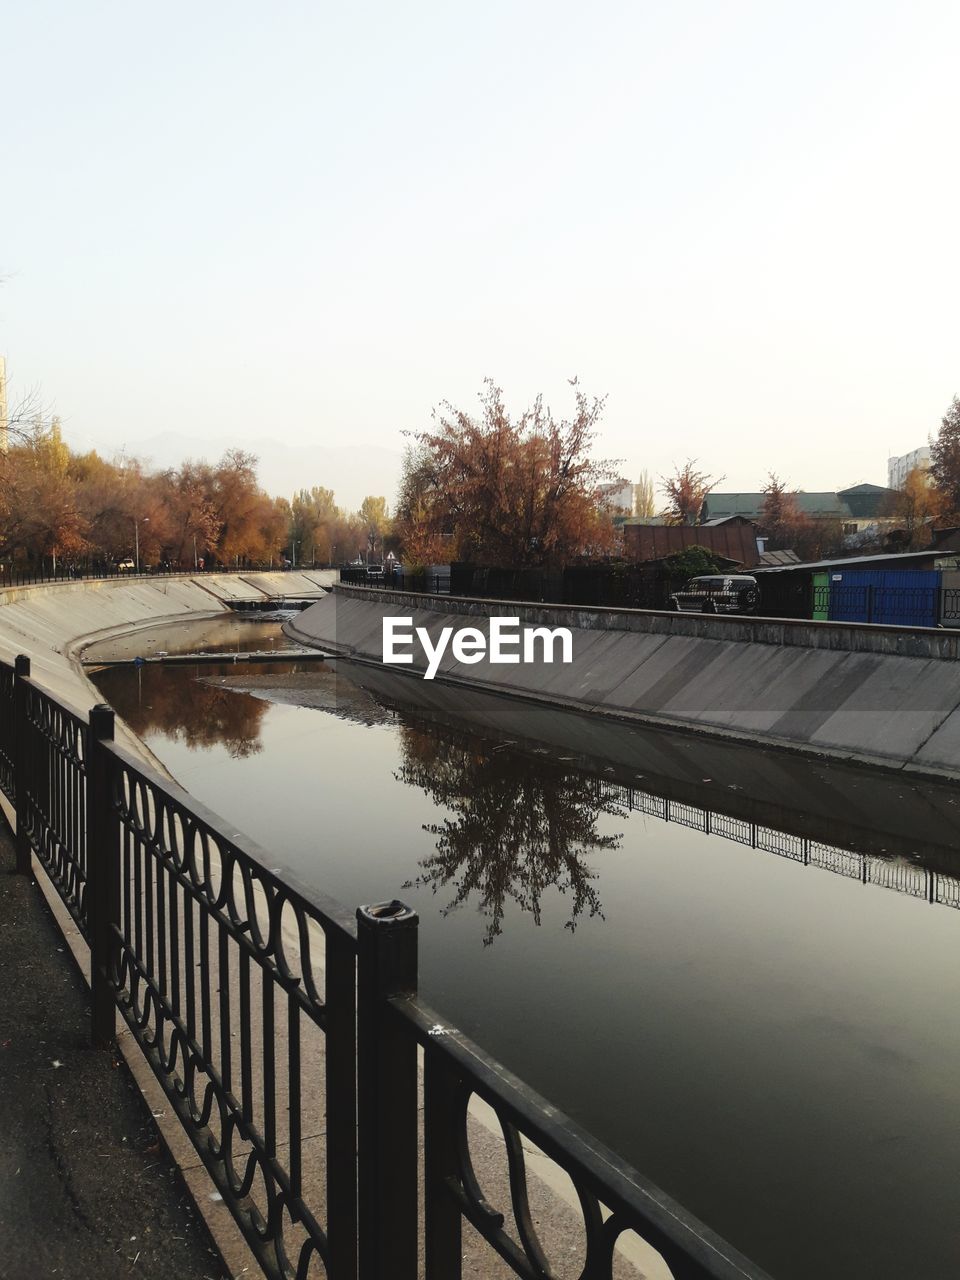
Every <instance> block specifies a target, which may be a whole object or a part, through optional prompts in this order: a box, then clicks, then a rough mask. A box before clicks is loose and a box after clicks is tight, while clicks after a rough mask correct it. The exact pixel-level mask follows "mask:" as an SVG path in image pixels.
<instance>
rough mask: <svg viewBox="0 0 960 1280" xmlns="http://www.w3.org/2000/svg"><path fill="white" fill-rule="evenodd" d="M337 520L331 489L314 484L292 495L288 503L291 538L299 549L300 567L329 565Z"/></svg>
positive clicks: (332, 552)
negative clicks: (304, 565)
mask: <svg viewBox="0 0 960 1280" xmlns="http://www.w3.org/2000/svg"><path fill="white" fill-rule="evenodd" d="M340 518H341V513H340V512H339V511H338V509H337V504H336V502H335V501H334V497H333V490H332V489H325V488H323V487H322V486H320V485H314V487H313V488H311V489H300V490H299V491H298V492H297V493H295V494H294V496H293V500H292V501H291V503H290V539H291V541H292V542H294V543H296V544H297V545H298V546H299V548H300V562H301V563H302V564H315V563H317V562H318V561H319V562H320V563H321V564H330V563H331V561H332V560H333V559H334V550H333V548H334V546H335V543H336V532H337V528H336V527H337V522H338V521H339V519H340Z"/></svg>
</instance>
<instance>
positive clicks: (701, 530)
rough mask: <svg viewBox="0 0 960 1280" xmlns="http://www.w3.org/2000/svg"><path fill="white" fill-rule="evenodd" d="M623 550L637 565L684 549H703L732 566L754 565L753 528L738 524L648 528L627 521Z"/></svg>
mask: <svg viewBox="0 0 960 1280" xmlns="http://www.w3.org/2000/svg"><path fill="white" fill-rule="evenodd" d="M623 541H624V549H625V551H626V553H627V555H628V556H629V557H630V558H632V559H634V560H638V561H641V562H643V561H649V560H665V559H666V558H667V556H674V555H676V554H677V552H678V551H683V550H684V549H685V548H686V547H704V548H705V549H706V550H707V551H710V552H712V553H713V554H714V555H717V556H722V557H723V558H724V559H726V560H730V561H732V562H733V563H734V564H742V565H746V566H747V567H749V566H750V565H754V564H756V563H757V560H758V558H759V556H758V552H757V539H756V536H755V535H754V531H753V526H752V525H750V524H748V523H741V522H739V521H737V522H734V523H731V524H721V525H714V526H708V525H702V524H701V525H690V524H664V525H651V524H643V523H640V522H638V521H632V520H627V521H626V522H625V523H624V526H623Z"/></svg>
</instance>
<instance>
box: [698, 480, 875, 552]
mask: <svg viewBox="0 0 960 1280" xmlns="http://www.w3.org/2000/svg"><path fill="white" fill-rule="evenodd" d="M766 496H767V495H766V494H765V493H720V492H710V493H708V494H707V496H706V498H705V499H704V503H703V507H702V509H701V512H700V520H701V523H702V524H709V525H712V524H716V523H717V521H719V520H729V519H730V518H731V517H732V516H742V517H743V518H744V519H745V520H752V521H753V522H754V523H762V519H763V504H764V502H765V501H766ZM789 496H790V497H791V498H792V499H793V501H794V502H795V503H796V506H797V510H798V511H799V512H800V514H801V515H803V516H806V518H807V519H808V520H814V521H824V522H829V523H831V524H838V525H840V527H841V532H842V534H843V537H844V540H845V541H846V542H847V543H848V544H849V545H856V544H857V543H858V542H862V541H863V540H865V539H867V538H870V537H875V536H877V535H878V534H880V533H882V532H883V531H884V530H885V529H887V528H888V527H892V526H894V525H896V523H897V518H896V515H895V513H894V504H895V502H896V498H897V493H896V490H894V489H888V488H884V486H883V485H879V484H855V485H853V486H851V487H850V488H849V489H839V490H837V491H831V492H826V493H804V492H803V491H802V490H800V491H799V492H797V493H792V494H790V495H789Z"/></svg>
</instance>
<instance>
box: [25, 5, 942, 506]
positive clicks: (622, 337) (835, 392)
mask: <svg viewBox="0 0 960 1280" xmlns="http://www.w3.org/2000/svg"><path fill="white" fill-rule="evenodd" d="M2 30H3V50H4V56H3V64H4V65H3V75H2V78H0V111H2V119H3V122H4V125H3V135H2V136H3V146H2V157H3V173H4V179H5V181H4V183H3V186H4V191H5V194H4V197H3V199H2V201H0V272H2V273H3V274H4V275H5V276H6V277H7V279H6V283H5V284H4V286H3V288H2V289H0V352H3V353H5V354H6V356H7V358H8V365H9V374H10V378H11V384H12V385H11V394H12V395H15V394H16V392H17V391H18V389H19V390H23V389H25V388H27V387H29V386H32V385H34V384H39V386H40V387H41V389H42V393H43V397H44V400H45V402H46V403H47V404H48V405H50V406H52V407H53V408H54V409H55V410H56V411H58V412H59V413H60V414H61V416H62V418H63V420H64V422H65V424H66V428H67V435H68V438H69V439H71V440H76V441H78V442H84V441H85V442H95V443H97V444H98V445H99V446H100V447H101V448H102V449H103V450H104V451H106V452H108V453H109V452H110V451H111V450H112V449H113V448H115V447H118V446H120V445H126V447H127V450H128V452H131V453H136V452H138V442H142V441H145V440H148V439H151V438H154V437H157V436H159V435H161V434H163V433H167V432H175V433H178V434H179V435H181V436H183V437H186V439H187V441H188V442H189V445H190V451H191V452H193V453H194V454H200V453H202V452H203V451H204V447H205V446H204V441H205V440H216V441H220V440H221V439H222V438H224V437H233V436H235V437H236V438H237V440H238V441H239V442H241V443H242V442H243V441H244V440H253V439H259V440H263V439H268V440H269V439H275V440H278V441H279V440H282V441H285V442H286V443H288V444H291V445H306V444H312V445H322V446H326V447H336V446H340V445H350V446H353V447H356V446H361V447H362V448H371V449H372V448H373V447H374V446H379V447H384V448H389V449H397V450H399V449H400V447H401V446H402V440H401V437H400V434H399V433H400V431H401V430H403V429H405V428H406V429H411V428H414V429H415V428H417V427H419V426H423V425H426V424H428V423H429V415H430V410H431V407H432V406H433V405H435V404H437V403H438V402H439V401H441V400H443V399H449V400H452V401H454V402H456V403H463V404H467V405H469V404H474V403H476V401H475V396H476V392H477V391H478V390H479V388H480V386H481V382H482V379H483V378H484V376H486V375H490V376H492V377H494V378H495V379H496V380H497V381H499V382H500V383H501V384H502V385H503V387H504V388H505V391H506V394H507V398H508V401H509V402H510V404H511V405H512V406H514V407H516V408H518V409H519V408H522V407H523V406H524V405H525V404H527V403H528V402H529V401H530V400H531V399H532V398H533V396H534V395H535V394H536V393H537V392H538V391H542V392H543V393H544V396H545V398H546V400H547V401H548V403H549V404H551V406H552V407H553V408H554V410H556V411H561V410H564V409H566V408H567V407H568V405H569V403H570V399H569V388H568V387H567V385H566V379H567V378H569V377H570V376H572V375H574V374H576V375H578V376H579V378H580V381H581V384H582V385H583V387H584V388H585V390H586V391H587V392H588V393H591V394H593V393H596V394H605V395H608V397H609V399H608V404H607V410H606V414H605V418H604V426H603V433H602V438H601V441H600V449H599V452H600V453H601V454H602V455H603V456H608V457H619V458H623V460H624V468H623V469H624V472H625V473H626V474H627V475H628V476H629V477H630V478H633V479H635V478H636V476H637V473H638V472H639V471H640V469H641V468H644V467H645V468H647V469H648V470H649V471H650V472H651V473H652V474H653V475H654V476H657V475H659V474H661V473H663V472H664V471H667V470H669V469H670V468H671V466H672V464H673V463H674V462H680V461H683V460H684V459H686V458H687V457H695V458H698V459H699V460H700V463H701V465H702V467H703V468H704V469H706V470H708V471H710V472H712V473H713V474H717V475H719V474H721V473H723V474H725V475H726V477H727V479H726V482H725V484H724V487H725V488H732V489H753V488H758V487H759V486H760V484H761V483H762V481H763V479H764V476H765V474H766V472H767V471H768V470H770V469H774V470H776V471H778V472H779V473H780V475H781V476H782V477H783V478H785V479H786V480H787V481H788V482H789V483H791V484H792V485H794V486H798V487H802V488H806V489H831V488H834V487H835V486H843V485H845V484H851V483H856V482H857V481H860V480H871V481H874V482H877V483H884V482H885V479H886V473H885V459H886V457H887V453H888V452H894V453H901V452H905V451H907V450H909V449H911V448H914V447H916V446H917V445H920V444H923V443H925V441H926V438H927V435H928V433H929V432H931V431H935V430H936V428H937V426H938V425H939V420H940V417H941V415H942V413H943V412H944V410H945V409H946V407H947V405H948V404H949V402H950V399H951V397H952V396H953V395H954V393H955V392H958V391H960V308H958V305H957V299H958V297H960V290H958V284H960V278H958V277H960V165H958V152H960V148H958V125H960V75H958V73H957V51H958V48H960V5H957V4H956V3H955V2H954V0H945V2H943V3H940V2H938V0H926V2H925V0H912V2H909V3H907V2H904V3H900V2H898V3H886V2H884V0H870V2H869V3H866V2H865V0H864V2H861V0H848V2H846V3H837V2H836V0H832V3H829V4H827V3H822V2H821V0H813V2H811V0H805V3H803V4H801V3H793V4H782V3H777V2H776V0H763V2H757V3H754V2H747V0H735V2H730V0H713V2H711V3H704V2H702V0H688V2H687V3H683V4H668V3H665V2H664V0H658V2H657V3H631V4H614V3H604V2H603V0H600V2H599V3H598V2H596V0H594V3H591V4H589V5H588V4H585V3H583V2H582V0H581V2H580V3H577V4H572V3H567V2H566V0H550V2H549V3H540V2H539V0H537V2H534V3H524V2H523V0H514V2H513V3H501V2H500V0H485V3H483V4H482V5H481V4H474V5H471V6H466V5H462V4H456V3H450V0H446V2H445V3H411V4H406V5H398V4H396V3H366V4H364V3H353V4H337V5H333V4H329V3H322V2H320V0H313V2H312V3H305V2H284V0H280V2H279V3H274V4H272V5H266V4H263V3H258V4H252V3H246V2H245V0H239V2H238V0H231V2H230V3H226V2H222V0H204V2H203V3H201V4H196V3H191V4H185V3H181V2H179V0H174V2H172V3H167V4H164V5H159V6H157V5H152V6H147V5H144V4H130V3H129V0H126V2H125V3H119V2H118V3H98V2H97V0H87V2H86V3H83V4H77V3H74V2H72V0H70V2H68V0H31V3H29V4H19V5H16V4H13V3H12V0H7V4H6V5H5V6H4V13H3V24H2ZM362 456H363V455H362V453H361V454H360V458H361V462H360V463H356V462H354V465H355V466H359V467H362ZM324 479H325V477H324V476H323V475H311V476H301V477H298V478H297V481H296V482H297V483H299V482H301V481H302V482H311V483H324ZM363 481H364V477H362V476H360V475H358V476H357V477H356V489H355V491H354V490H353V489H352V487H351V491H350V492H349V493H346V494H344V495H343V496H344V497H345V498H346V499H348V500H351V501H358V500H359V496H360V495H362V493H363V492H365V491H366V486H365V484H364V482H363ZM292 484H293V481H292V480H291V487H292ZM388 496H390V497H392V496H393V495H392V494H390V495H388Z"/></svg>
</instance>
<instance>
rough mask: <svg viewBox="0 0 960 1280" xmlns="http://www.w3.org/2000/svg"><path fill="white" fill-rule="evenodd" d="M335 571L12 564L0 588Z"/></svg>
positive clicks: (252, 563)
mask: <svg viewBox="0 0 960 1280" xmlns="http://www.w3.org/2000/svg"><path fill="white" fill-rule="evenodd" d="M332 568H336V566H335V565H328V564H304V565H301V564H298V565H296V566H295V567H294V566H292V565H290V564H289V562H288V563H286V564H281V563H279V562H277V563H273V562H272V561H266V560H242V562H241V563H239V564H211V563H210V561H209V560H207V561H205V562H204V563H203V564H201V565H200V566H199V567H198V566H195V565H193V564H184V565H180V564H162V565H160V564H157V565H147V564H142V565H141V566H140V573H139V574H137V572H136V571H135V570H133V569H121V568H120V567H119V566H118V565H94V564H84V565H77V566H73V567H67V568H65V567H63V566H59V567H58V568H57V569H45V568H44V567H43V566H42V565H40V566H38V567H37V568H36V569H21V568H15V567H14V566H13V565H9V564H6V565H0V589H3V588H4V587H27V586H32V585H38V584H42V583H48V582H79V581H86V580H92V581H100V580H102V579H104V578H123V579H128V578H134V579H135V578H137V577H149V578H160V577H162V578H169V577H175V578H182V577H184V576H185V575H187V576H193V575H194V574H200V573H202V574H207V573H280V572H282V571H284V570H288V569H294V571H295V572H303V573H312V572H314V571H319V570H322V569H332Z"/></svg>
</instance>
